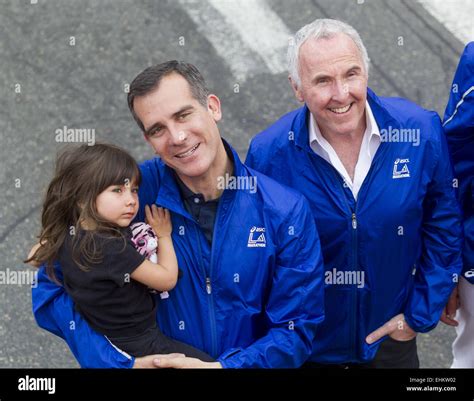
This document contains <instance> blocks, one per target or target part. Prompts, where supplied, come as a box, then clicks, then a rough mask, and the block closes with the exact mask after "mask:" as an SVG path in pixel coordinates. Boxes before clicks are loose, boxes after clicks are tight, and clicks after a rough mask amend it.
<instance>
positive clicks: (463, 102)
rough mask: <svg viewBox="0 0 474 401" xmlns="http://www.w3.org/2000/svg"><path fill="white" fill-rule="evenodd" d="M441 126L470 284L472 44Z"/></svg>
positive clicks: (473, 262) (473, 263)
mask: <svg viewBox="0 0 474 401" xmlns="http://www.w3.org/2000/svg"><path fill="white" fill-rule="evenodd" d="M443 125H444V131H445V132H446V136H447V138H448V146H449V150H450V151H451V155H452V158H453V163H454V171H455V175H456V178H457V179H458V180H459V194H458V195H459V200H460V203H461V206H462V209H463V212H464V250H463V261H464V269H463V277H464V278H466V279H467V280H468V281H469V282H470V283H471V284H474V42H471V43H469V44H468V45H467V46H466V48H465V49H464V52H463V54H462V56H461V60H460V61H459V65H458V68H457V70H456V74H455V75H454V80H453V85H452V87H451V96H450V97H449V101H448V106H447V107H446V112H445V113H444V123H443Z"/></svg>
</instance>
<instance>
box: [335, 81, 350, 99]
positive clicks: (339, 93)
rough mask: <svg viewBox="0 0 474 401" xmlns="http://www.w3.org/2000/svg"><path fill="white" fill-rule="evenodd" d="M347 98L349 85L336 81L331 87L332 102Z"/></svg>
mask: <svg viewBox="0 0 474 401" xmlns="http://www.w3.org/2000/svg"><path fill="white" fill-rule="evenodd" d="M348 97H349V85H348V84H347V82H345V81H336V82H335V83H334V87H333V95H332V98H333V100H337V101H344V100H346V99H347V98H348Z"/></svg>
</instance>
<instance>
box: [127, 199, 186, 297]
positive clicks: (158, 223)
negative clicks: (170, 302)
mask: <svg viewBox="0 0 474 401" xmlns="http://www.w3.org/2000/svg"><path fill="white" fill-rule="evenodd" d="M145 214H146V220H147V223H148V224H149V225H150V226H151V227H152V228H153V230H154V231H155V233H156V235H157V237H158V255H159V256H158V259H159V263H158V264H156V263H152V262H150V261H149V260H145V261H144V262H143V263H142V264H141V265H140V266H138V267H137V268H136V269H135V270H134V271H133V273H132V274H131V277H132V278H133V279H134V280H136V281H139V282H140V283H142V284H145V285H147V286H148V287H151V288H153V289H155V290H157V291H168V290H171V289H173V288H174V286H175V285H176V282H177V280H178V261H177V259H176V253H175V251H174V247H173V241H172V240H171V232H172V230H173V227H172V225H171V217H170V212H169V211H168V210H166V209H163V208H158V207H157V206H156V205H152V207H151V209H150V207H149V206H148V205H147V206H145Z"/></svg>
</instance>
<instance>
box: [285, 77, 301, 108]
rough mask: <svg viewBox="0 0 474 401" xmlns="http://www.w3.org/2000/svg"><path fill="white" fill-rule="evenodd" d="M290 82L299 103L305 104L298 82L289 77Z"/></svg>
mask: <svg viewBox="0 0 474 401" xmlns="http://www.w3.org/2000/svg"><path fill="white" fill-rule="evenodd" d="M288 81H290V85H291V89H293V93H294V94H295V97H296V99H297V100H298V101H299V102H301V103H304V98H303V94H302V93H301V90H300V89H299V88H298V85H296V82H295V81H293V79H292V78H291V76H288Z"/></svg>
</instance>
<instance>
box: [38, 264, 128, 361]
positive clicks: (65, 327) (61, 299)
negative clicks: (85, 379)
mask: <svg viewBox="0 0 474 401" xmlns="http://www.w3.org/2000/svg"><path fill="white" fill-rule="evenodd" d="M55 267H56V277H58V279H59V280H60V281H62V274H61V269H60V267H59V265H56V266H55ZM32 302H33V314H34V316H35V319H36V322H37V323H38V325H39V326H40V327H41V328H43V329H45V330H47V331H50V332H51V333H53V334H55V335H57V336H59V337H61V338H62V339H63V340H65V341H66V342H67V344H68V346H69V348H70V349H71V352H72V353H73V355H74V356H75V358H76V359H77V361H78V362H79V364H80V365H81V367H83V368H131V367H132V366H133V364H134V362H135V360H134V358H133V357H132V356H130V355H128V354H126V353H124V352H123V351H120V350H119V349H118V348H116V347H115V346H114V345H112V343H110V342H109V341H108V340H107V338H106V337H105V336H103V335H102V334H98V333H96V332H95V331H94V330H92V329H91V327H90V326H89V325H88V324H87V322H86V321H85V320H84V319H83V318H82V316H81V315H80V314H79V313H78V312H76V311H75V309H74V304H73V301H72V299H71V298H70V297H69V295H68V294H67V293H66V291H65V290H64V287H61V286H59V285H57V284H56V283H54V282H52V281H51V280H50V279H49V277H48V276H47V274H46V271H45V269H44V267H41V268H40V269H39V272H38V278H37V284H36V286H33V288H32Z"/></svg>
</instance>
